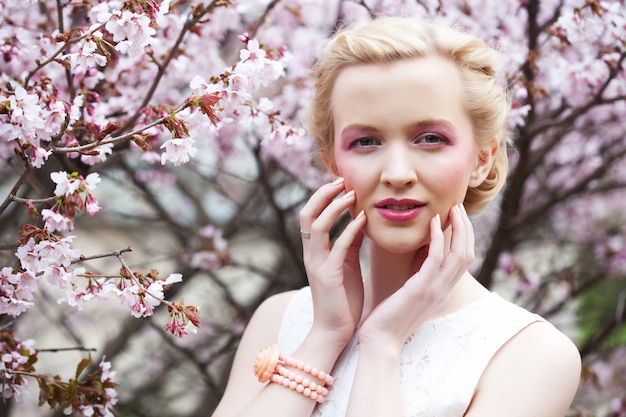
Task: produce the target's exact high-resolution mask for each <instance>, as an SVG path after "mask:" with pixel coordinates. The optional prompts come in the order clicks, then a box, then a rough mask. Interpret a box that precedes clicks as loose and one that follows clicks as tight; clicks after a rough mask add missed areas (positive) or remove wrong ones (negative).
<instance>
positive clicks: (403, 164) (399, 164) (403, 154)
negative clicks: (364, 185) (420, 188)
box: [380, 146, 417, 188]
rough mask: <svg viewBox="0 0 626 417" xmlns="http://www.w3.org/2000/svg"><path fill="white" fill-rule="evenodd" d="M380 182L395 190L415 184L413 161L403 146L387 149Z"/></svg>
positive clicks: (415, 173) (415, 174)
mask: <svg viewBox="0 0 626 417" xmlns="http://www.w3.org/2000/svg"><path fill="white" fill-rule="evenodd" d="M380 180H381V182H383V183H384V184H386V185H388V186H391V187H395V188H406V187H410V186H412V185H415V183H416V182H417V171H416V166H415V161H413V158H412V155H411V152H410V150H409V149H406V148H405V147H403V146H392V147H389V148H388V149H387V157H386V158H385V164H384V167H383V169H382V172H381V176H380Z"/></svg>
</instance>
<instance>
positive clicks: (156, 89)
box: [0, 0, 626, 417]
mask: <svg viewBox="0 0 626 417" xmlns="http://www.w3.org/2000/svg"><path fill="white" fill-rule="evenodd" d="M76 3H77V2H73V3H70V2H61V1H59V2H56V1H44V0H42V1H31V2H29V1H25V2H19V1H14V2H12V1H7V0H3V1H2V2H1V4H2V6H1V7H2V9H0V10H1V11H2V17H3V23H2V25H1V27H0V35H1V36H0V50H1V51H3V53H4V59H2V58H0V68H1V69H2V81H3V83H6V82H7V81H8V80H19V79H22V80H23V79H24V78H25V74H26V73H27V70H26V68H33V67H34V62H35V57H36V56H46V51H42V50H34V49H37V48H35V47H34V46H33V45H41V43H40V41H41V38H42V37H45V36H48V35H47V34H52V33H55V31H58V32H57V33H59V32H61V33H62V32H65V31H69V30H70V28H71V27H78V26H81V25H89V24H91V23H93V22H91V21H90V20H89V19H90V16H92V15H90V12H89V10H90V8H91V7H93V6H95V5H96V4H102V3H103V2H98V1H90V2H87V1H85V2H82V4H81V2H78V3H79V4H76ZM110 3H111V7H113V6H118V7H119V8H121V7H122V6H124V7H131V5H132V7H143V10H145V11H146V14H148V13H147V12H148V11H149V8H150V3H151V2H150V1H145V2H139V1H135V2H132V1H129V2H126V3H124V2H121V1H119V2H110ZM157 3H158V2H157ZM137 5H140V6H137ZM167 5H168V6H169V12H168V13H164V14H163V15H162V16H159V17H158V19H156V20H155V22H156V21H157V20H158V26H157V27H156V34H155V35H154V36H155V38H156V39H158V40H159V41H158V42H156V43H154V44H152V45H151V47H150V53H146V54H143V55H139V56H135V57H130V56H127V55H124V54H121V53H118V52H115V51H114V52H112V53H113V57H112V58H111V59H110V60H109V63H108V64H107V66H106V67H103V68H99V69H98V71H99V72H100V73H101V74H103V75H102V77H95V76H93V74H91V75H90V77H92V78H91V80H92V81H93V82H88V81H89V77H87V76H86V75H83V78H82V81H78V78H76V79H75V82H76V86H79V87H80V88H82V89H84V91H94V92H97V94H98V96H99V102H98V106H102V107H94V109H95V111H97V112H99V114H101V115H103V117H106V118H108V120H116V121H119V122H120V123H121V125H122V126H125V127H124V129H126V131H130V130H132V128H133V126H135V125H136V124H137V123H139V122H138V121H137V119H135V120H132V116H133V115H134V114H135V112H136V111H138V110H139V109H140V108H144V107H145V106H146V104H145V103H146V100H145V99H146V98H147V103H150V104H151V105H152V106H155V107H156V106H158V105H169V106H176V105H178V104H181V103H183V102H184V101H185V98H186V97H188V96H189V94H190V93H191V89H190V87H189V83H190V81H191V80H192V78H193V77H194V76H199V77H201V78H202V79H204V80H206V82H207V83H209V84H210V83H216V82H217V81H216V78H215V77H217V79H219V77H220V76H221V75H223V74H224V72H225V69H227V68H230V66H231V65H233V64H234V63H235V62H236V61H237V60H238V58H239V51H240V49H242V48H245V44H243V43H242V42H241V41H240V40H239V39H238V38H237V36H238V35H241V34H242V33H244V32H248V33H249V36H250V37H252V38H255V39H258V40H259V41H260V42H261V46H262V47H263V48H266V49H267V50H268V51H269V50H270V48H275V49H273V50H281V51H283V52H284V53H285V56H284V59H283V60H282V62H284V65H285V70H284V74H283V76H282V77H280V78H278V79H277V80H275V81H272V82H270V83H266V84H265V85H263V86H261V88H259V89H258V90H257V91H256V92H255V94H254V96H253V97H252V98H251V100H256V101H254V103H255V105H241V107H240V108H239V110H238V112H239V113H241V111H247V112H256V115H255V117H248V118H245V119H244V118H241V119H236V117H235V116H233V115H237V114H239V113H238V112H237V111H235V109H232V108H229V107H228V105H225V108H224V109H222V112H221V113H220V114H219V115H218V116H219V117H221V118H222V120H221V122H220V123H218V124H217V125H211V124H210V123H208V120H204V121H199V120H198V119H199V118H198V117H196V116H194V115H193V114H189V115H187V117H188V118H187V121H188V123H189V130H190V134H191V136H193V138H194V139H195V141H196V142H195V146H196V148H197V153H196V155H195V157H193V158H192V159H191V160H190V161H189V162H188V163H186V164H183V165H180V166H174V165H172V164H165V165H162V164H161V163H160V160H158V159H157V160H156V163H155V161H149V160H147V158H145V154H144V153H143V152H142V151H141V150H140V149H139V148H138V147H136V146H131V145H129V144H128V143H119V144H116V146H115V148H114V149H113V150H112V152H111V155H109V156H108V158H106V160H105V161H102V162H101V163H99V164H97V165H87V164H84V163H82V162H81V161H80V159H77V158H76V157H75V156H74V157H72V155H69V154H53V155H52V156H51V157H50V158H49V160H48V161H47V162H46V164H45V165H44V166H42V167H41V168H39V169H33V170H32V172H30V174H29V175H28V177H27V181H25V182H24V183H23V184H21V186H20V188H19V190H18V192H17V195H19V196H21V197H23V198H34V199H35V198H45V197H48V196H51V195H52V193H53V190H54V184H53V183H52V182H51V181H50V173H51V172H55V171H59V170H64V171H67V172H74V171H76V172H79V173H81V174H84V175H87V174H88V173H90V172H98V173H99V174H100V177H101V178H102V182H101V183H100V184H99V186H98V188H97V190H95V191H94V195H95V196H96V198H97V199H98V201H99V202H100V205H101V206H102V211H101V212H100V213H97V215H95V216H87V215H81V216H79V217H77V219H76V223H75V229H74V230H73V231H72V232H71V233H69V234H71V235H74V236H76V238H75V240H74V242H73V245H74V246H75V247H77V248H80V250H81V253H82V254H83V255H85V256H90V255H95V254H101V253H109V252H111V251H115V250H120V249H123V248H127V247H132V249H133V250H132V252H129V253H125V255H124V259H125V261H126V262H127V263H128V264H129V265H131V266H132V267H133V268H134V269H136V270H141V271H148V270H150V269H152V268H157V269H158V270H159V271H161V272H162V275H165V276H167V275H168V274H170V273H181V274H182V275H183V282H182V283H179V284H176V285H174V286H172V288H171V289H170V290H169V293H168V294H167V297H168V299H172V300H177V299H180V298H183V299H184V300H185V303H186V304H189V305H195V306H198V308H199V311H200V318H201V321H202V324H201V326H200V328H199V330H198V333H197V334H195V335H194V334H192V335H188V336H186V337H184V338H182V339H178V338H175V337H173V336H172V335H170V334H166V332H165V331H164V330H163V325H164V324H165V323H166V322H167V321H168V313H167V311H166V309H165V308H164V306H161V307H159V308H158V309H157V311H156V312H155V314H154V316H153V317H150V318H145V319H136V318H134V317H132V316H131V315H130V313H129V310H128V308H127V307H125V306H123V305H121V304H120V302H119V301H118V300H116V299H115V297H112V296H111V297H109V298H108V299H106V300H93V301H91V302H89V303H86V304H85V305H84V309H83V310H78V309H76V308H72V307H69V306H68V305H67V304H63V303H61V304H59V303H58V302H57V300H58V299H59V298H60V297H62V296H63V291H62V290H60V289H59V288H56V287H54V286H52V285H49V284H48V283H47V282H40V283H39V290H38V292H37V294H36V298H35V300H34V305H33V306H32V307H31V308H30V309H29V310H28V311H27V312H26V313H24V314H22V315H20V316H18V317H16V318H13V317H9V316H7V315H3V316H0V324H2V325H3V326H12V327H13V328H14V329H15V334H16V336H19V338H20V339H23V340H25V339H35V340H36V345H35V346H36V348H38V349H41V351H40V352H39V354H38V358H39V361H38V362H37V371H38V372H41V373H50V374H52V375H56V374H58V375H60V376H62V377H63V378H71V377H73V374H74V371H75V368H76V364H77V363H78V362H79V361H80V360H81V359H82V358H84V357H86V356H88V355H91V357H92V359H93V360H94V361H98V360H100V358H102V357H104V358H106V360H108V361H111V362H112V364H113V369H114V370H115V371H116V378H115V379H116V381H118V382H119V386H118V396H119V403H118V406H117V410H118V412H119V415H120V416H122V417H131V416H133V417H147V416H150V417H171V416H176V417H200V416H208V415H210V414H211V413H212V411H213V409H214V408H215V407H216V405H217V403H218V401H219V400H220V397H221V395H222V393H223V390H224V386H225V383H226V379H227V377H228V371H229V368H230V363H231V360H232V357H233V353H234V351H235V349H236V348H237V344H238V342H239V339H240V337H241V334H242V332H243V330H244V328H245V326H246V323H247V321H248V320H249V318H250V316H251V314H252V313H253V312H254V310H255V308H256V307H257V306H258V305H259V304H260V302H261V301H263V300H264V299H265V298H267V297H268V296H270V295H272V294H275V293H277V292H281V291H285V290H290V289H295V288H300V287H302V286H304V285H306V283H307V280H306V275H305V272H304V269H303V265H302V259H301V243H300V237H299V235H298V230H299V227H298V219H297V214H298V210H299V208H300V207H301V206H302V205H303V204H304V202H306V200H307V198H308V197H309V195H310V194H311V192H312V191H314V190H315V189H316V187H318V186H319V185H320V184H323V183H324V182H326V181H327V180H328V177H327V175H326V174H325V173H324V172H323V171H321V170H319V169H318V168H317V166H316V161H315V156H314V154H313V153H312V149H313V148H312V144H311V140H310V138H309V137H308V136H307V135H306V134H305V133H302V131H301V130H298V129H302V128H303V123H302V122H303V114H304V111H305V109H306V105H307V102H308V98H309V96H310V88H311V84H310V81H309V79H308V77H307V75H308V74H307V69H308V67H309V66H310V64H311V63H312V62H313V60H314V56H315V52H316V50H317V49H318V48H319V47H320V46H321V45H323V43H324V40H325V39H327V38H328V37H329V36H330V35H331V34H332V33H334V31H336V30H337V29H338V28H339V27H341V26H342V25H344V24H346V23H357V24H358V23H359V22H365V21H367V20H369V19H371V18H372V16H374V15H376V14H403V15H411V16H415V17H416V18H419V19H428V20H431V19H432V20H434V21H436V22H441V23H445V24H453V25H457V26H459V27H462V28H464V30H467V31H468V32H470V33H474V34H476V35H478V36H480V37H482V38H483V39H485V40H486V41H487V42H488V43H490V44H492V45H494V46H496V47H498V48H499V49H500V50H501V52H502V54H503V62H502V67H503V78H502V82H503V83H506V84H507V85H508V87H509V90H510V92H511V94H512V97H513V112H512V117H511V129H512V131H513V132H514V137H515V141H514V144H513V147H512V149H511V155H510V157H511V168H510V178H509V181H508V183H507V187H506V189H505V190H504V192H503V193H502V195H501V196H500V197H499V198H498V199H497V200H496V201H494V202H493V203H492V204H491V205H490V206H489V207H487V208H486V209H485V210H484V211H483V212H482V213H480V214H479V215H477V216H474V217H473V218H472V220H473V222H474V225H475V230H476V232H477V242H478V257H477V260H476V263H475V265H474V266H473V267H472V272H473V273H474V274H475V275H476V276H477V277H478V279H479V280H480V281H481V282H482V283H483V284H484V285H485V286H487V287H488V288H490V289H493V290H495V291H498V292H499V293H501V294H502V295H503V296H504V297H505V298H507V299H510V300H512V301H514V302H516V303H518V304H520V305H523V306H525V307H526V308H528V309H530V310H532V311H534V312H537V313H539V314H541V315H543V316H544V317H545V318H547V319H548V320H549V321H551V322H552V323H553V324H554V325H555V326H557V327H558V328H559V329H561V330H562V331H563V332H565V333H566V334H567V335H568V336H570V337H571V338H572V339H573V340H574V341H575V343H576V344H577V346H578V347H579V349H580V352H581V355H582V357H583V360H584V369H583V375H582V380H581V385H580V388H579V392H578V394H577V397H576V400H575V403H574V404H573V406H572V408H571V410H570V413H569V416H598V417H618V416H626V327H625V326H624V319H625V318H626V308H625V307H626V226H625V222H624V220H625V216H626V214H625V213H626V210H625V209H626V203H625V202H626V65H625V64H624V60H625V58H626V20H625V14H626V11H625V10H626V8H625V5H624V2H623V1H619V0H612V1H609V0H607V1H594V0H587V1H584V0H580V1H576V0H559V1H556V0H548V1H546V0H524V1H506V2H500V1H497V0H488V1H475V0H455V1H446V0H439V1H435V0H432V1H428V0H426V1H408V0H406V1H401V0H396V1H384V0H377V1H374V0H361V1H348V0H345V1H335V0H327V1H312V0H284V1H278V0H274V1H269V0H261V1H251V0H250V1H243V0H242V1H221V2H206V1H205V2H201V1H174V0H172V1H171V2H167ZM59 16H60V19H61V21H63V22H64V23H63V25H61V24H60V23H59ZM194 19H195V20H194ZM191 20H194V23H193V25H188V24H186V22H189V21H191ZM50 42H51V43H52V41H50ZM51 49H55V48H51ZM16 50H18V51H19V53H15V51H16ZM37 77H40V78H41V77H49V79H51V80H52V82H53V83H55V85H56V86H57V88H58V91H56V92H55V94H56V95H58V97H59V99H60V100H66V101H67V102H71V97H72V92H71V90H72V88H68V83H67V77H66V72H65V69H64V68H63V67H62V66H61V65H48V66H46V67H45V68H42V69H41V70H40V71H39V72H37V73H36V74H35V78H37ZM212 77H214V78H212ZM261 98H267V99H269V100H271V103H272V107H271V110H270V111H267V112H261V111H259V108H260V106H261V103H262V102H261ZM241 109H243V110H241ZM0 113H1V112H0ZM204 119H208V118H206V117H204ZM276 120H279V123H277V122H276ZM133 123H134V124H133ZM277 125H280V126H282V127H285V126H287V127H291V128H293V129H294V131H298V132H301V133H299V134H297V135H294V136H289V135H286V136H285V135H283V136H280V135H277V133H276V132H277V127H276V126H277ZM0 132H2V135H3V136H0V141H2V142H3V144H2V152H1V153H0V155H2V159H0V191H1V193H0V196H1V197H2V199H5V197H6V196H8V195H10V194H11V193H12V192H13V191H12V190H14V187H15V185H16V183H18V180H19V178H20V176H21V175H22V173H23V172H24V166H23V164H22V162H21V161H20V159H19V158H16V157H15V155H14V154H13V153H12V152H10V146H12V145H11V143H12V142H11V138H9V137H7V136H6V135H5V133H4V132H3V131H2V129H0ZM166 139H167V138H165V134H164V133H163V132H160V131H154V132H151V136H150V140H152V141H153V144H154V145H155V146H154V147H153V148H154V150H155V152H160V149H159V145H160V144H161V143H163V141H164V140H166ZM85 140H86V139H85ZM29 222H32V220H31V219H29V218H28V215H27V211H26V209H25V208H24V205H22V204H18V203H12V204H9V205H8V206H7V207H5V208H4V209H3V211H2V212H0V259H1V260H2V265H4V266H14V265H15V264H16V258H15V251H16V249H17V245H16V241H17V240H18V238H19V230H20V228H21V227H22V225H23V224H26V223H29ZM341 227H342V224H341V222H340V224H338V225H337V230H335V231H334V232H333V233H334V235H335V236H336V234H337V233H339V232H340V230H341ZM82 266H84V267H86V268H88V269H89V270H91V271H94V272H95V273H101V274H116V273H118V271H119V268H120V265H119V262H118V260H117V259H115V258H114V257H103V258H99V259H94V260H92V261H89V262H85V263H84V265H82ZM71 347H82V348H84V349H93V351H92V352H87V351H86V350H81V349H77V350H59V349H65V348H71ZM554 389H555V390H558V389H559V388H558V387H554ZM28 391H29V392H28V394H26V395H25V396H24V397H23V400H22V402H21V403H17V402H16V401H14V399H7V400H5V401H4V402H3V403H2V404H0V417H21V416H33V417H34V416H41V417H48V416H50V417H52V416H62V415H63V413H62V411H53V410H50V409H49V407H48V406H47V405H44V406H42V407H39V406H38V405H37V401H38V393H37V385H36V383H34V382H31V384H30V387H29V390H28Z"/></svg>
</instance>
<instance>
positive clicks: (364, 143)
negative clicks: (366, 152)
mask: <svg viewBox="0 0 626 417" xmlns="http://www.w3.org/2000/svg"><path fill="white" fill-rule="evenodd" d="M379 144H380V140H378V139H376V138H374V137H371V136H365V137H362V138H358V139H356V140H354V141H353V142H352V143H350V147H351V148H353V147H361V148H367V147H369V146H376V145H379Z"/></svg>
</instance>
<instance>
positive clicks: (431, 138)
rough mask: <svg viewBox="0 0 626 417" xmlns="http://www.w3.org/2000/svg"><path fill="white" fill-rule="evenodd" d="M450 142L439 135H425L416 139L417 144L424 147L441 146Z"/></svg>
mask: <svg viewBox="0 0 626 417" xmlns="http://www.w3.org/2000/svg"><path fill="white" fill-rule="evenodd" d="M449 142H450V141H449V140H448V139H446V138H445V137H444V136H441V135H440V134H438V133H424V134H422V135H419V136H418V137H417V138H415V143H420V144H424V145H439V144H446V143H449Z"/></svg>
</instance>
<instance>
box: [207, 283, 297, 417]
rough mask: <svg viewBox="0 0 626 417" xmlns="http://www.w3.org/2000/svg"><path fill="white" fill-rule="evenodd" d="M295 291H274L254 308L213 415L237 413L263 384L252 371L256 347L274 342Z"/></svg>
mask: <svg viewBox="0 0 626 417" xmlns="http://www.w3.org/2000/svg"><path fill="white" fill-rule="evenodd" d="M295 292H296V291H288V292H284V293H280V294H276V295H273V296H271V297H269V298H267V299H266V300H265V301H263V302H262V303H261V304H260V305H259V307H258V308H257V309H256V310H255V312H254V314H253V315H252V317H251V318H250V321H249V322H248V325H247V326H246V330H245V331H244V333H243V336H242V338H241V342H240V343H239V347H238V348H237V352H236V353H235V358H234V360H233V365H232V368H231V370H230V376H229V378H228V384H227V385H226V391H225V392H224V395H223V397H222V400H221V401H220V403H219V405H218V407H217V409H216V410H215V413H214V414H213V417H218V416H220V417H221V416H232V415H237V414H238V413H239V412H240V411H241V409H242V408H243V407H245V405H246V404H247V403H248V402H249V401H250V400H251V399H252V398H254V397H255V396H256V395H257V394H258V393H259V392H260V391H261V389H262V388H263V384H260V383H259V382H258V381H257V380H256V378H255V376H254V374H253V372H252V364H253V362H254V358H255V357H256V354H257V353H258V351H259V349H261V348H263V347H265V346H267V345H271V344H274V343H276V342H277V340H278V332H279V330H280V324H281V322H282V318H283V316H284V313H285V310H286V308H287V305H288V304H289V301H290V300H291V299H292V297H293V296H294V294H295Z"/></svg>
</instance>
